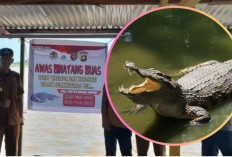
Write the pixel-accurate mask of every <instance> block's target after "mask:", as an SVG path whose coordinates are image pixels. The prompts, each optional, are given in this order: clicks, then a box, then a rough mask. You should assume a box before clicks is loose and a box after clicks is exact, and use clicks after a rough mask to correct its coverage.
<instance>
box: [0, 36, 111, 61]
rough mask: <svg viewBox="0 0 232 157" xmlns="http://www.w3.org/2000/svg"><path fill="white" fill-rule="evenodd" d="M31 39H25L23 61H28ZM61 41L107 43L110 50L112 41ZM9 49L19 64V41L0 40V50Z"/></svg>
mask: <svg viewBox="0 0 232 157" xmlns="http://www.w3.org/2000/svg"><path fill="white" fill-rule="evenodd" d="M30 40H31V39H26V42H25V45H26V55H25V57H26V58H25V59H28V57H29V42H30ZM62 40H79V41H94V42H103V43H108V48H110V46H111V44H112V42H113V39H112V38H94V39H90V38H81V39H62ZM4 47H7V48H11V49H13V51H14V62H19V61H20V40H19V39H18V38H17V39H5V38H0V49H1V48H4Z"/></svg>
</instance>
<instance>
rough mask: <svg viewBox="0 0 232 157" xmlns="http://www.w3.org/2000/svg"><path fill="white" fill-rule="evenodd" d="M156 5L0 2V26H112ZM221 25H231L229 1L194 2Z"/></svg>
mask: <svg viewBox="0 0 232 157" xmlns="http://www.w3.org/2000/svg"><path fill="white" fill-rule="evenodd" d="M156 7H158V5H101V6H99V5H0V27H2V28H3V29H6V30H8V31H9V32H24V33H25V32H27V33H28V32H41V31H44V30H49V31H51V30H59V31H60V30H61V31H62V30H63V31H66V30H69V31H72V30H79V31H85V30H89V31H91V30H107V31H108V30H112V31H113V30H116V31H119V30H120V29H121V28H122V27H123V26H125V25H126V24H127V23H128V22H129V21H130V20H131V19H133V18H134V17H136V16H138V15H139V14H141V13H143V12H145V11H147V10H150V9H152V8H156ZM196 8H197V9H200V10H202V11H204V12H206V13H209V14H211V15H212V16H214V17H215V18H216V19H218V20H219V21H220V22H222V23H223V24H224V25H225V26H227V25H229V26H232V18H231V17H232V5H208V4H197V5H196Z"/></svg>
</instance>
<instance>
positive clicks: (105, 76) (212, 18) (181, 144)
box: [104, 6, 232, 146]
mask: <svg viewBox="0 0 232 157" xmlns="http://www.w3.org/2000/svg"><path fill="white" fill-rule="evenodd" d="M173 8H179V9H186V10H192V11H195V12H198V13H200V14H203V15H205V16H207V17H208V18H210V19H211V20H213V21H214V22H216V23H217V24H218V25H220V26H221V27H222V28H223V29H224V30H225V31H226V33H227V34H228V35H229V36H230V38H231V39H232V35H231V34H230V32H229V31H228V30H227V29H226V28H225V27H224V25H223V24H221V23H220V22H219V21H218V20H217V19H216V18H214V17H212V16H211V15H209V14H207V13H205V12H203V11H200V10H198V9H194V8H190V7H184V6H166V7H159V8H155V9H151V10H149V11H146V12H144V13H142V14H141V15H139V16H137V17H135V18H134V19H132V20H131V21H130V22H129V23H128V24H126V26H124V27H123V29H122V30H121V31H120V32H119V33H118V35H117V36H116V38H115V39H114V42H113V44H112V45H111V47H110V50H109V53H108V55H107V59H106V64H105V72H104V81H105V87H106V94H107V97H108V99H109V102H110V104H111V107H112V109H113V111H114V112H115V114H116V115H117V117H118V118H119V120H120V121H121V122H122V123H123V124H124V125H125V126H126V127H127V128H128V129H130V130H131V131H132V132H133V133H134V134H136V135H137V136H139V137H141V138H143V139H145V140H147V141H149V142H153V143H157V144H160V145H168V146H183V145H189V144H193V143H196V142H199V141H201V140H204V139H206V138H207V137H209V136H211V135H213V134H214V133H216V132H217V131H218V130H219V129H221V128H222V127H223V126H224V125H225V124H226V123H227V122H228V121H229V119H230V118H231V117H232V113H231V114H230V116H229V117H228V118H227V119H226V120H225V122H224V123H223V124H221V125H220V126H219V127H218V128H217V129H215V130H214V131H213V132H211V133H210V134H208V135H207V136H204V137H202V138H200V139H197V140H194V141H191V142H186V143H164V142H159V141H155V140H152V139H149V138H147V137H145V136H143V135H141V134H139V133H138V132H137V131H135V130H134V129H132V128H131V127H130V126H129V125H128V124H127V123H126V122H125V121H124V120H123V119H122V118H121V116H120V115H119V113H118V112H117V110H116V109H115V107H114V105H113V102H112V100H111V97H110V94H109V90H108V83H107V70H108V63H109V59H110V55H111V53H112V50H113V47H114V45H115V43H116V41H117V40H118V38H119V37H120V36H121V34H122V33H123V32H124V31H125V30H126V29H127V27H129V26H130V25H131V24H132V23H133V22H135V21H136V20H138V19H139V18H141V17H142V16H144V15H147V14H149V13H151V12H154V11H158V10H164V9H173Z"/></svg>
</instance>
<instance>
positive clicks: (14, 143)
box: [0, 48, 23, 156]
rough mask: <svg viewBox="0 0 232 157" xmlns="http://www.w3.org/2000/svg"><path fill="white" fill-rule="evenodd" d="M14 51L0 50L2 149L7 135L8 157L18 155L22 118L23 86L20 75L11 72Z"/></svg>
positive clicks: (0, 128)
mask: <svg viewBox="0 0 232 157" xmlns="http://www.w3.org/2000/svg"><path fill="white" fill-rule="evenodd" d="M13 61H14V59H13V51H12V50H11V49H9V48H3V49H0V149H1V145H2V139H3V136H4V135H5V148H6V155H7V156H17V155H18V140H19V135H20V125H21V124H23V118H22V110H23V104H22V95H23V86H22V84H21V81H20V77H19V74H18V73H17V72H14V71H11V70H10V65H11V63H13Z"/></svg>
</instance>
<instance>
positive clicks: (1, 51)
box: [0, 48, 14, 57]
mask: <svg viewBox="0 0 232 157" xmlns="http://www.w3.org/2000/svg"><path fill="white" fill-rule="evenodd" d="M0 56H1V57H2V56H11V57H13V56H14V52H13V50H12V49H10V48H2V49H0Z"/></svg>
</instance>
